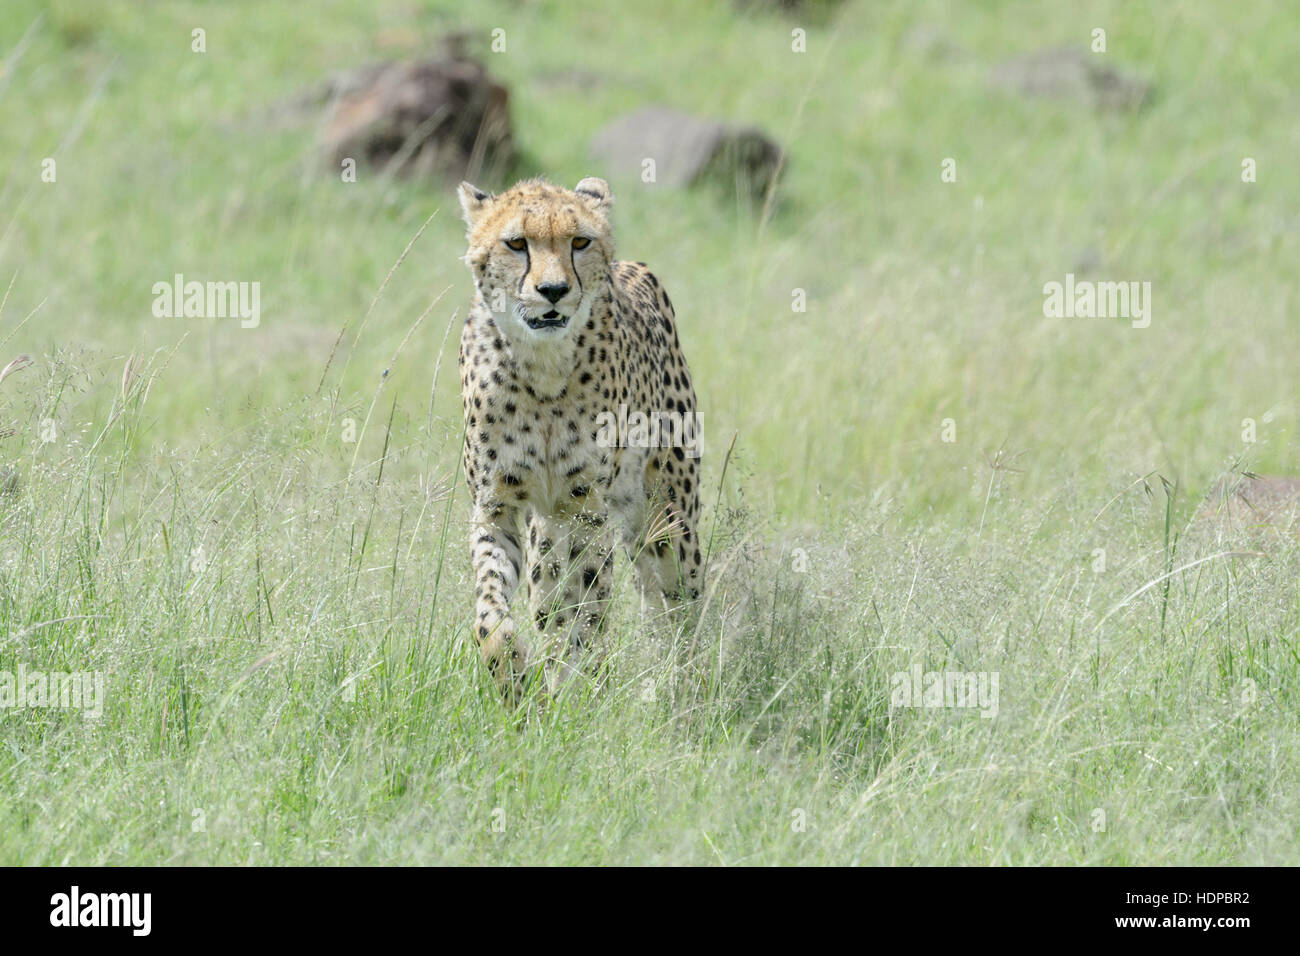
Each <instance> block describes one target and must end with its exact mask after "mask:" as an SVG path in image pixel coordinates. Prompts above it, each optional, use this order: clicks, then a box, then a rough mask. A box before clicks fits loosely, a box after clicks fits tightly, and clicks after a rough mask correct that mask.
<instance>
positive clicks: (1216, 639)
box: [0, 0, 1300, 864]
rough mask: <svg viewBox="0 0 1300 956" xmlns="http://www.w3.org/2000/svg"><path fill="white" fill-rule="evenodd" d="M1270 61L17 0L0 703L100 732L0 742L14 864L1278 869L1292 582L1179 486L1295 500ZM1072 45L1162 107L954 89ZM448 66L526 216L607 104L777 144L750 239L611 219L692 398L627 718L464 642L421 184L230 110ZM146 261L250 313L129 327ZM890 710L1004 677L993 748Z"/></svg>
mask: <svg viewBox="0 0 1300 956" xmlns="http://www.w3.org/2000/svg"><path fill="white" fill-rule="evenodd" d="M1275 6H1278V9H1277V10H1274V9H1273V8H1274V7H1275ZM1284 17H1285V15H1284V14H1283V13H1282V12H1281V10H1280V6H1279V5H1271V4H1241V3H1235V2H1228V0H1214V2H1197V3H1164V2H1156V0H1142V2H1133V0H1113V2H1090V0H1082V2H1079V3H1074V4H1070V5H1065V6H1063V5H1060V4H1042V3H1037V2H1032V0H1016V2H1012V0H998V2H994V0H990V2H984V3H958V2H955V0H954V2H938V0H919V2H906V0H897V2H876V0H847V2H845V3H843V4H842V5H838V6H835V5H828V6H827V7H825V8H824V7H823V5H820V4H814V5H813V7H812V9H811V10H810V11H808V12H806V13H804V14H798V13H796V14H792V15H788V16H779V15H774V14H770V13H765V12H762V11H761V10H760V9H757V8H756V7H753V6H751V7H749V8H745V9H743V10H738V9H737V8H736V7H734V6H732V5H731V4H728V3H722V2H711V3H699V2H694V0H651V2H648V3H645V4H638V5H633V4H618V5H616V6H613V5H609V6H606V5H599V4H594V3H568V2H566V3H562V4H561V3H554V4H552V3H545V2H538V3H522V2H504V0H485V2H480V3H475V4H460V3H453V2H444V0H432V2H411V0H407V2H360V0H355V2H353V0H348V2H344V0H336V2H328V3H319V4H316V3H313V4H310V5H298V4H273V3H254V2H227V3H215V2H214V3H197V2H196V3H157V4H135V3H127V2H104V3H93V4H91V3H83V2H79V0H57V2H55V0H52V2H35V0H6V3H5V14H4V16H3V17H2V18H0V56H2V57H3V72H2V73H0V295H2V296H3V300H4V301H3V306H0V368H2V367H4V366H5V365H6V364H7V363H9V362H10V361H11V360H12V359H15V358H17V357H18V356H19V355H27V356H30V359H31V361H30V362H29V363H26V364H25V366H24V367H21V368H17V369H16V370H14V371H12V372H11V373H10V374H8V375H7V376H3V377H0V430H3V432H5V433H7V434H6V436H5V437H4V438H3V439H0V466H2V467H3V473H0V487H2V490H3V493H2V494H0V675H2V674H3V673H5V672H8V673H17V672H18V670H19V668H20V667H24V668H26V669H27V670H29V671H31V670H36V671H42V672H57V671H98V672H101V673H102V674H103V675H104V681H105V690H104V698H103V709H102V714H101V715H99V716H98V717H96V716H93V715H91V714H88V713H86V712H83V711H80V710H75V709H62V708H48V707H34V706H27V707H8V708H5V709H2V710H0V863H10V864H12V863H22V864H63V863H76V864H101V863H108V864H143V863H168V864H173V863H174V864H202V863H250V864H268V863H313V864H314V863H339V864H344V863H371V864H373V863H669V864H691V863H699V864H709V863H716V864H794V863H864V864H866V863H891V864H900V863H901V864H912V863H937V864H948V863H961V864H1042V863H1051V864H1061V863H1087V864H1148V863H1150V864H1170V863H1225V864H1244V863H1294V862H1296V860H1298V859H1300V717H1298V716H1297V715H1298V714H1300V546H1298V545H1297V537H1296V535H1295V534H1294V533H1290V532H1288V531H1285V530H1284V531H1281V532H1278V531H1272V530H1269V531H1262V532H1261V531H1260V530H1258V529H1251V528H1247V527H1242V526H1240V525H1234V524H1230V523H1227V522H1224V521H1223V520H1221V519H1220V518H1219V517H1218V516H1216V514H1215V512H1216V510H1217V502H1216V500H1215V495H1214V494H1213V492H1212V489H1213V488H1214V486H1215V484H1216V482H1218V481H1219V480H1220V479H1223V478H1225V477H1226V478H1228V480H1230V481H1237V480H1242V479H1240V477H1239V476H1240V475H1242V474H1243V473H1245V472H1252V473H1260V474H1293V475H1294V474H1300V446H1298V445H1297V443H1296V440H1295V439H1296V419H1297V414H1300V406H1298V405H1297V384H1296V375H1297V371H1298V366H1300V348H1298V347H1297V344H1296V334H1295V329H1296V325H1295V323H1296V315H1295V313H1296V310H1297V307H1298V306H1300V303H1298V302H1297V294H1296V288H1297V286H1296V283H1295V266H1296V263H1297V262H1298V261H1300V181H1297V179H1296V176H1295V157H1296V155H1297V154H1298V153H1300V126H1297V124H1296V123H1295V122H1294V118H1295V116H1296V115H1297V113H1298V112H1300V92H1298V91H1300V61H1298V60H1297V59H1296V57H1295V55H1294V49H1293V47H1294V37H1293V35H1292V34H1293V31H1289V30H1287V29H1284V27H1285V26H1286V24H1285V23H1284V22H1279V21H1282V20H1284ZM196 27H202V28H203V29H204V30H206V39H207V52H206V53H203V54H196V53H194V52H192V51H191V30H192V29H194V28H196ZM796 27H798V28H802V29H805V30H806V32H807V51H806V52H804V53H795V52H793V51H792V49H791V30H792V29H794V28H796ZM494 28H502V29H504V30H505V31H506V37H507V50H506V52H504V53H499V54H491V53H487V52H486V44H487V38H488V35H489V33H490V31H491V30H492V29H494ZM1095 28H1104V29H1105V30H1106V32H1107V52H1106V53H1105V54H1104V55H1102V54H1099V56H1103V57H1104V58H1105V60H1106V61H1107V62H1111V63H1114V64H1116V65H1118V66H1120V67H1121V68H1125V69H1129V70H1132V71H1134V72H1136V73H1137V74H1139V75H1141V76H1143V77H1145V78H1147V79H1149V80H1150V81H1151V82H1152V83H1153V86H1154V90H1155V96H1154V98H1153V100H1152V101H1151V102H1150V103H1149V104H1148V105H1147V106H1146V107H1145V108H1143V109H1141V110H1139V111H1136V112H1107V111H1101V110H1098V109H1094V108H1093V107H1091V106H1089V105H1087V104H1085V103H1079V102H1073V101H1048V100H1035V99H1029V98H1026V97H1023V96H1020V95H1017V94H1015V93H1011V92H1006V91H1001V90H997V89H994V88H992V87H991V86H990V84H989V83H988V82H987V78H988V74H989V70H990V68H992V67H993V66H994V65H995V64H997V63H999V62H1001V61H1004V60H1006V59H1008V58H1009V57H1012V56H1015V55H1017V54H1020V53H1026V52H1032V51H1035V50H1040V49H1044V48H1049V47H1058V46H1074V47H1076V48H1078V49H1081V50H1085V51H1086V50H1087V49H1088V44H1089V42H1090V37H1091V34H1092V31H1093V30H1094V29H1095ZM453 29H467V30H469V31H471V32H472V34H473V35H474V36H475V37H479V38H482V39H481V42H482V48H483V50H484V58H485V60H486V62H487V65H488V67H489V69H490V70H491V71H492V72H493V73H494V74H495V75H496V76H498V77H499V78H501V79H502V80H503V81H504V82H506V83H508V84H509V86H510V88H511V96H512V113H513V119H514V124H515V133H516V137H517V139H518V141H519V144H520V145H521V147H522V149H523V151H524V157H525V158H524V159H523V160H522V161H521V168H520V169H519V170H518V173H519V174H521V175H525V174H526V175H532V174H539V173H540V174H545V175H547V176H549V177H551V178H553V179H555V180H556V181H558V182H560V183H563V184H566V185H569V186H572V185H573V184H574V183H576V182H577V180H578V179H580V178H581V177H583V176H585V175H588V174H595V175H601V174H603V173H604V171H603V170H600V169H598V168H593V166H592V163H591V160H590V159H589V157H588V155H587V146H586V144H587V141H588V139H589V137H590V135H591V134H592V133H593V132H594V131H595V130H596V129H598V128H599V127H600V126H602V125H603V124H604V123H606V122H608V121H609V120H610V119H612V118H614V117H616V116H618V115H620V114H621V113H622V112H625V111H627V110H629V109H633V108H635V107H637V106H640V105H642V104H645V103H665V104H668V105H671V106H675V107H679V108H684V109H688V110H691V111H695V112H699V113H703V114H708V115H716V116H720V117H724V118H728V119H732V120H736V121H743V122H749V123H754V124H757V125H759V126H761V127H762V128H764V129H765V130H767V131H768V132H769V133H770V134H771V135H773V136H774V137H776V138H777V139H779V140H780V141H782V142H783V143H784V144H785V145H786V146H787V147H788V149H789V154H790V155H789V164H788V168H787V169H786V170H785V172H784V177H783V181H782V186H781V190H780V200H779V202H777V203H776V204H775V206H774V207H773V209H772V213H771V215H770V216H766V217H765V216H763V215H761V214H758V213H756V212H755V211H754V210H753V209H751V208H750V207H749V206H747V205H745V204H743V203H742V202H740V201H739V200H738V199H737V198H736V197H735V196H733V195H729V194H726V193H725V192H723V191H720V190H700V191H693V192H683V191H674V190H671V189H668V188H666V187H662V186H657V185H646V184H641V183H638V182H635V181H633V182H619V181H617V180H615V181H614V182H613V186H614V190H615V193H616V196H617V202H616V230H617V231H616V235H617V237H618V241H619V244H620V250H621V254H622V255H623V257H625V258H630V259H638V260H644V261H646V262H648V263H649V264H650V265H651V267H652V268H653V269H654V270H655V271H656V273H657V274H658V275H659V276H660V277H661V278H662V279H663V280H664V282H665V284H666V285H667V287H668V288H669V290H670V291H671V294H672V297H673V300H674V302H675V304H676V306H677V311H678V315H679V322H680V328H681V337H682V340H683V345H684V348H685V350H686V353H687V355H688V358H689V360H690V362H691V365H692V368H693V370H694V376H695V381H696V387H697V391H698V393H699V398H700V403H701V411H702V419H703V424H704V440H705V445H704V455H705V460H704V465H705V472H704V475H705V478H704V488H705V489H706V492H705V496H704V497H705V505H706V508H705V540H706V541H708V542H709V543H710V550H711V559H710V568H711V575H710V577H711V580H710V582H709V587H708V590H707V596H706V597H705V599H703V600H702V601H701V604H700V606H699V607H698V608H697V609H696V610H695V612H694V613H693V615H692V616H691V618H690V620H689V621H688V622H687V623H685V624H684V625H683V626H682V627H681V628H680V630H678V631H677V632H675V633H668V632H665V631H664V629H662V628H656V627H653V626H652V625H651V624H650V623H648V622H646V621H644V620H642V619H641V618H640V616H639V614H638V613H637V608H636V606H635V602H634V601H632V600H626V599H625V600H622V601H621V602H619V604H618V607H617V610H616V616H617V619H616V626H615V627H614V628H613V631H612V635H611V640H612V641H613V644H614V647H615V653H614V656H613V661H614V667H613V676H612V678H611V682H610V684H609V685H608V686H606V687H605V688H604V689H603V690H601V691H599V692H597V693H594V694H593V693H585V692H582V691H579V692H575V694H574V695H573V696H572V697H567V698H564V699H562V700H561V701H560V702H559V703H557V704H555V705H552V706H550V707H547V708H538V707H533V706H527V707H525V708H524V709H523V710H522V711H520V712H518V713H513V712H511V711H509V710H507V709H506V708H505V707H503V706H502V704H501V703H500V702H499V700H498V698H497V695H496V694H495V693H494V691H493V689H492V687H491V686H490V682H489V681H488V679H487V678H486V675H485V674H484V673H483V670H482V668H481V666H480V665H479V662H478V659H477V654H476V651H475V648H474V642H473V639H472V637H471V636H470V635H469V632H468V625H469V623H470V617H471V603H472V584H471V582H470V577H469V559H468V553H467V551H468V548H467V546H466V535H467V532H468V507H469V506H468V498H467V492H466V489H465V486H464V481H463V475H462V474H461V473H460V472H459V471H458V451H459V440H460V428H461V425H460V420H459V404H458V395H457V388H458V382H457V375H456V370H455V339H456V335H457V333H458V330H459V322H460V320H461V319H462V318H463V315H464V308H465V305H466V303H467V301H468V296H469V292H470V289H471V284H470V281H469V276H468V274H467V273H466V270H465V268H464V266H463V264H462V263H460V262H459V261H458V257H459V256H460V255H461V254H462V252H463V251H464V250H463V226H462V225H461V224H460V223H459V221H458V210H457V208H456V202H455V198H454V194H453V192H452V190H451V188H450V186H449V185H448V184H441V183H431V182H428V181H423V182H417V181H400V180H399V181H382V180H380V179H378V178H377V177H375V176H367V175H366V174H365V173H364V171H363V174H362V175H361V176H360V178H359V181H358V182H356V183H343V182H341V181H339V178H338V177H337V176H334V175H329V174H324V175H322V174H320V173H319V172H317V171H313V170H312V168H311V166H310V163H309V158H310V154H311V149H312V141H313V135H314V129H313V127H312V125H311V123H310V122H309V123H307V124H305V125H304V124H301V123H299V124H293V123H282V122H275V121H272V120H271V119H269V118H268V117H270V116H271V114H272V113H273V109H272V107H274V105H275V104H276V103H280V102H283V101H285V100H286V99H288V98H292V97H294V96H295V95H297V94H298V93H299V92H301V91H302V90H303V89H306V88H308V87H310V86H312V85H313V84H315V83H318V82H319V81H320V80H321V79H323V78H324V77H325V76H327V75H328V74H330V73H331V72H333V71H336V70H339V69H343V68H349V67H354V66H359V65H363V64H366V63H369V62H373V61H375V60H379V59H385V58H393V57H403V56H413V55H417V54H419V53H422V52H424V51H426V50H428V49H429V48H430V47H431V46H432V45H433V43H434V41H435V40H436V38H437V37H438V36H440V35H442V34H444V33H446V32H447V31H449V30H453ZM926 38H928V40H927V39H926ZM46 158H54V159H55V160H56V163H57V167H56V168H57V178H56V180H55V181H54V182H43V181H42V178H41V173H42V161H43V160H44V159H46ZM947 158H952V159H954V160H955V162H956V171H957V177H956V181H955V182H944V181H942V178H941V164H942V163H943V161H944V160H945V159H947ZM1246 158H1250V159H1253V160H1254V161H1255V168H1256V170H1257V176H1256V181H1255V182H1243V180H1242V163H1243V160H1244V159H1246ZM481 185H489V184H486V183H484V184H481ZM435 213H436V215H434V214H435ZM431 215H433V219H432V221H431V222H429V224H428V226H427V228H426V229H425V230H424V232H423V234H421V235H420V237H419V239H418V241H416V242H415V243H414V244H412V245H411V247H410V251H409V253H408V254H407V255H406V256H405V259H404V260H402V262H401V264H400V265H399V266H398V267H397V268H396V269H395V270H393V266H394V263H395V262H397V261H398V259H399V257H401V256H402V253H403V250H404V249H405V248H406V247H407V245H408V243H410V242H411V240H412V237H414V236H415V235H416V234H417V232H418V231H419V230H420V228H421V225H422V224H423V223H424V222H425V221H426V219H428V218H429V217H430V216H431ZM390 270H393V271H392V274H391V277H388V276H389V273H390ZM177 272H180V273H184V274H186V275H187V277H192V278H198V279H201V280H202V279H234V280H243V281H257V282H259V283H260V284H261V290H262V299H261V313H262V315H261V322H260V325H259V326H258V327H257V328H255V329H245V328H241V327H240V325H239V322H238V320H232V319H159V318H155V317H154V315H153V314H152V312H151V304H152V300H153V296H152V294H151V291H150V290H151V287H152V285H153V283H155V282H158V281H169V280H170V279H171V277H172V276H173V274H174V273H177ZM1067 273H1077V274H1079V275H1080V276H1081V277H1082V276H1084V275H1087V276H1088V277H1089V278H1093V279H1097V280H1115V281H1128V280H1140V281H1147V282H1150V283H1151V289H1152V316H1151V323H1150V326H1149V327H1147V328H1134V327H1133V326H1132V324H1131V323H1130V322H1129V321H1128V320H1127V319H1116V318H1110V319H1106V318H1049V317H1045V315H1044V311H1043V300H1044V294H1043V286H1044V284H1045V283H1048V282H1053V281H1057V282H1061V281H1064V278H1065V276H1066V274H1067ZM386 277H388V278H387V280H386ZM381 287H382V296H380V297H379V298H378V300H377V301H376V302H375V303H374V307H373V309H372V310H370V307H371V304H372V300H374V299H375V297H376V294H377V293H378V292H379V291H380V289H381ZM794 290H803V292H804V295H805V296H806V301H807V308H806V311H804V312H796V311H794V310H793V309H792V297H793V296H794V294H795V291H794ZM430 307H431V308H430ZM368 310H370V311H368ZM426 310H429V311H428V312H427V315H426V316H425V317H424V318H423V319H421V318H420V317H421V315H422V314H425V312H426ZM363 317H364V318H363ZM345 326H346V327H347V331H346V333H345V334H344V336H343V338H342V342H341V344H340V345H339V348H338V352H337V354H336V355H335V356H334V359H333V361H332V363H329V358H330V355H331V349H332V347H333V345H334V343H335V340H336V338H337V337H338V336H339V334H340V329H342V328H344V327H345ZM449 328H450V329H451V337H450V338H447V337H446V335H447V331H448V329H449ZM327 363H328V372H327V371H326V369H327ZM435 371H436V373H437V374H436V376H435ZM1247 419H1249V420H1250V421H1251V423H1253V424H1246V423H1245V420H1247ZM1252 430H1253V433H1252ZM353 431H355V440H349V439H351V438H352V437H353ZM733 438H734V442H735V444H734V453H733V454H732V457H731V461H730V466H729V467H728V468H727V469H726V471H725V473H724V470H723V460H724V457H725V455H726V452H727V449H728V447H729V446H730V445H731V443H732V441H733ZM1246 438H1250V439H1253V440H1250V441H1248V440H1245V439H1246ZM948 439H951V440H948ZM628 590H630V589H621V590H620V593H621V594H622V595H623V596H624V598H626V597H627V591H628ZM913 668H920V669H921V670H922V671H923V672H927V673H928V672H940V671H960V672H963V673H972V674H984V675H996V677H997V680H998V688H999V696H998V699H997V708H996V710H997V713H996V716H988V717H982V716H980V714H979V713H978V712H976V711H974V710H972V709H969V708H953V707H943V708H931V707H907V706H891V696H892V693H893V689H894V686H895V679H894V675H895V674H897V673H899V672H908V673H910V672H911V671H912V669H913Z"/></svg>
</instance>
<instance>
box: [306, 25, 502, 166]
mask: <svg viewBox="0 0 1300 956" xmlns="http://www.w3.org/2000/svg"><path fill="white" fill-rule="evenodd" d="M321 95H322V97H323V99H325V101H327V102H328V104H329V107H328V108H329V112H328V114H327V117H326V119H325V124H324V127H323V129H322V132H321V148H322V151H323V152H324V153H325V154H326V156H327V157H328V158H329V160H330V162H331V163H332V164H333V166H334V168H335V169H338V168H339V166H340V164H341V163H342V161H343V160H344V159H345V158H349V157H350V158H352V159H355V160H356V161H357V164H358V166H360V165H362V164H368V165H370V166H373V167H377V168H379V169H381V170H383V171H385V172H392V173H400V174H403V175H438V176H442V177H445V178H447V179H449V180H459V179H471V180H475V181H478V180H480V179H485V180H489V181H490V180H491V179H493V178H494V176H495V174H497V173H499V172H500V171H502V170H504V169H505V168H506V167H508V166H509V165H510V163H511V162H512V161H513V159H514V144H513V138H512V136H511V130H510V108H509V93H508V92H507V90H506V88H505V87H504V86H502V85H501V84H500V83H498V82H497V81H495V80H494V79H492V77H491V76H489V75H488V72H487V70H486V69H484V67H483V65H482V64H481V63H479V62H478V61H477V60H474V59H473V58H471V57H470V56H468V55H467V54H466V53H465V51H464V48H463V38H461V37H459V36H453V37H450V38H448V39H447V40H446V41H444V49H443V50H442V52H441V53H440V54H439V55H438V56H435V57H433V58H429V59H423V60H414V61H405V62H398V63H384V64H379V65H376V66H370V67H366V68H364V69H360V70H353V71H350V72H347V73H342V74H339V75H338V76H336V77H334V78H332V79H331V80H330V81H329V83H328V84H326V86H325V88H324V90H323V91H322V94H321Z"/></svg>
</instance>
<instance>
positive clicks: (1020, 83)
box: [991, 49, 1152, 110]
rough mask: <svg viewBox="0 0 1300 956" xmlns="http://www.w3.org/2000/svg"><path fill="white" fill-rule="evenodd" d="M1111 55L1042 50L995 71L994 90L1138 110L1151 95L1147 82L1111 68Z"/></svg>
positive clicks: (992, 77) (1011, 61)
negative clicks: (996, 88)
mask: <svg viewBox="0 0 1300 956" xmlns="http://www.w3.org/2000/svg"><path fill="white" fill-rule="evenodd" d="M1108 60H1109V54H1105V53H1090V52H1084V51H1081V50H1074V49H1052V50H1041V51H1039V52H1037V53H1027V54H1025V55H1024V56H1018V57H1016V58H1014V59H1011V60H1008V61H1007V62H1005V63H1002V64H1000V65H999V66H996V67H994V68H993V73H992V75H991V82H992V84H993V85H994V86H995V87H998V88H1000V89H1004V90H1010V91H1012V92H1015V93H1020V94H1023V95H1025V96H1035V97H1042V98H1045V99H1075V100H1080V101H1087V102H1091V103H1092V104H1093V105H1095V106H1097V107H1100V108H1102V109H1114V110H1128V109H1137V108H1138V107H1139V106H1141V105H1142V104H1143V103H1145V102H1146V101H1147V100H1148V99H1149V98H1150V97H1151V93H1152V89H1151V84H1149V83H1147V82H1146V81H1145V80H1142V79H1140V78H1139V77H1137V76H1134V75H1133V74H1131V73H1127V72H1124V71H1121V70H1118V69H1116V68H1115V67H1113V66H1110V65H1109V63H1108Z"/></svg>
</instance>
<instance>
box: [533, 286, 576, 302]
mask: <svg viewBox="0 0 1300 956" xmlns="http://www.w3.org/2000/svg"><path fill="white" fill-rule="evenodd" d="M537 291H538V292H540V293H541V294H542V295H544V296H546V300H547V301H548V302H550V303H551V305H554V304H555V303H556V302H559V301H560V300H561V299H563V298H564V297H565V296H566V295H568V294H569V283H567V282H548V283H547V284H546V285H539V286H538V287H537Z"/></svg>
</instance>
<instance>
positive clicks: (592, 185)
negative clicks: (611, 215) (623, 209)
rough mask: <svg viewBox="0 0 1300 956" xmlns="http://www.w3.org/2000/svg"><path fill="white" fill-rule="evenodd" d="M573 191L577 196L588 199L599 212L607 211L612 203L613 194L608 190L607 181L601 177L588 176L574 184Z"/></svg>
mask: <svg viewBox="0 0 1300 956" xmlns="http://www.w3.org/2000/svg"><path fill="white" fill-rule="evenodd" d="M573 191H574V192H575V193H577V194H578V195H579V196H585V197H586V198H587V199H590V200H591V202H592V205H594V206H595V207H596V208H597V209H599V210H600V211H601V212H606V213H607V212H609V210H610V207H611V206H613V205H614V194H613V193H612V192H610V191H609V183H607V182H605V180H603V179H597V178H596V177H595V176H588V177H587V178H586V179H584V180H583V181H582V182H580V183H578V185H576V186H574V187H573Z"/></svg>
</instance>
